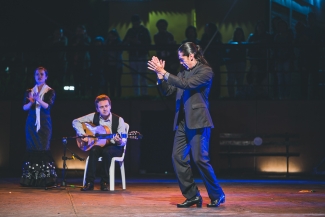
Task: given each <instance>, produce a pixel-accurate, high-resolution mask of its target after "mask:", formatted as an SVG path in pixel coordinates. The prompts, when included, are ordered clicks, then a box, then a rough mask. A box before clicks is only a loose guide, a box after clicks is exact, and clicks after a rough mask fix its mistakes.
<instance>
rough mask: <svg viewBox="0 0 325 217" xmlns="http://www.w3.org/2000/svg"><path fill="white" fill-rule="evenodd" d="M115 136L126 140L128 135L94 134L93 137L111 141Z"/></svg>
mask: <svg viewBox="0 0 325 217" xmlns="http://www.w3.org/2000/svg"><path fill="white" fill-rule="evenodd" d="M116 135H119V136H120V137H121V138H128V134H125V133H122V134H118V133H114V134H99V133H96V134H95V137H96V138H98V139H113V138H114V137H115V136H116Z"/></svg>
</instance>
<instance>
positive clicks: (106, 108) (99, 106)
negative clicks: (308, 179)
mask: <svg viewBox="0 0 325 217" xmlns="http://www.w3.org/2000/svg"><path fill="white" fill-rule="evenodd" d="M95 106H96V110H97V112H94V113H91V114H88V115H85V116H83V117H80V118H77V119H75V120H73V121H72V126H73V128H74V129H75V130H76V133H77V135H78V136H83V135H84V136H86V133H85V130H84V129H83V126H82V123H85V122H88V123H89V122H90V123H93V124H94V125H96V126H98V125H102V126H107V127H108V128H109V129H110V132H111V133H113V134H115V133H119V134H125V133H126V132H125V126H124V120H123V118H122V117H119V116H117V115H115V114H113V113H111V100H110V98H109V97H108V96H106V95H99V96H97V97H96V99H95ZM88 139H89V138H88V137H84V138H82V141H84V142H88ZM125 144H126V138H121V137H120V136H119V135H118V134H117V135H116V136H115V137H114V138H112V139H111V140H108V141H107V143H106V145H105V146H103V147H100V146H96V145H94V146H93V147H92V148H91V149H90V150H89V160H88V168H87V174H86V185H85V186H83V188H81V191H90V190H94V181H95V175H96V165H97V162H98V158H99V157H102V164H101V171H100V176H101V181H100V186H101V187H100V189H101V190H102V191H108V188H107V183H108V182H109V168H110V164H111V160H112V158H113V157H120V156H121V155H122V152H123V146H124V145H125Z"/></svg>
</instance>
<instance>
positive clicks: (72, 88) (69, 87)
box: [63, 86, 74, 91]
mask: <svg viewBox="0 0 325 217" xmlns="http://www.w3.org/2000/svg"><path fill="white" fill-rule="evenodd" d="M63 89H64V90H70V91H74V86H64V87H63Z"/></svg>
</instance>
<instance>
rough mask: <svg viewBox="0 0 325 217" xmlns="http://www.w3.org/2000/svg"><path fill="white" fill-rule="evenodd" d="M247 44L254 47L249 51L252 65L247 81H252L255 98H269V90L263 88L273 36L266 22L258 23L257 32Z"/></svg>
mask: <svg viewBox="0 0 325 217" xmlns="http://www.w3.org/2000/svg"><path fill="white" fill-rule="evenodd" d="M247 42H249V43H252V47H250V48H249V49H248V51H247V54H248V58H249V61H250V65H251V69H250V71H249V73H248V74H247V77H248V78H247V80H249V81H251V84H252V85H253V86H252V87H253V89H254V90H253V92H254V97H257V98H267V97H268V96H267V88H266V87H263V82H264V81H265V78H266V77H267V73H268V60H267V58H268V57H269V50H268V48H267V45H268V44H269V43H270V42H271V36H270V34H269V33H268V32H267V31H266V25H265V22H264V21H262V20H259V21H257V23H256V25H255V30H254V32H253V33H251V34H250V35H249V37H248V39H247ZM255 45H258V46H255Z"/></svg>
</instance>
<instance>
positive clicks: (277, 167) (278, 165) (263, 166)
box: [257, 158, 301, 173]
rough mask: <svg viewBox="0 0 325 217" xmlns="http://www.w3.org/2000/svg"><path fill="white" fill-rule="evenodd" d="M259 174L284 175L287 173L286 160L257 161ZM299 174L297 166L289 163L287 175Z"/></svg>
mask: <svg viewBox="0 0 325 217" xmlns="http://www.w3.org/2000/svg"><path fill="white" fill-rule="evenodd" d="M257 165H258V167H259V168H260V171H261V172H274V173H284V172H287V164H286V159H285V158H282V159H281V160H280V159H277V160H276V159H272V160H266V159H264V160H259V161H258V163H257ZM298 172H301V168H300V167H299V165H297V164H295V163H294V162H289V173H298Z"/></svg>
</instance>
